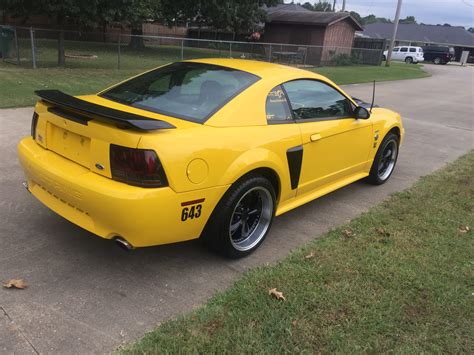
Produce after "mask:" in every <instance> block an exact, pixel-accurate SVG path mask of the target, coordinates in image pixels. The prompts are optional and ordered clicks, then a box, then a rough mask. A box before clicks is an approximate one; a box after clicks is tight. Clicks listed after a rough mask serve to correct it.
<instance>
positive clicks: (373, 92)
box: [369, 80, 375, 113]
mask: <svg viewBox="0 0 474 355" xmlns="http://www.w3.org/2000/svg"><path fill="white" fill-rule="evenodd" d="M374 100H375V80H374V86H373V89H372V103H371V104H370V110H369V112H370V113H372V108H373V107H374Z"/></svg>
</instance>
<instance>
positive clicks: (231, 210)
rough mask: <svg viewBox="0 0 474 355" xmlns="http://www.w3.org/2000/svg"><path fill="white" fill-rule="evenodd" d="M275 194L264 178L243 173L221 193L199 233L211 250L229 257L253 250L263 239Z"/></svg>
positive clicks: (271, 220) (240, 256) (273, 206)
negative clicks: (220, 197)
mask: <svg viewBox="0 0 474 355" xmlns="http://www.w3.org/2000/svg"><path fill="white" fill-rule="evenodd" d="M275 196H276V194H275V189H274V188H273V185H272V184H271V183H270V181H268V180H267V179H266V178H264V177H262V176H260V175H257V174H250V175H246V176H244V177H243V178H241V179H240V180H238V181H237V182H236V183H234V184H233V185H232V186H231V187H230V189H229V190H228V191H227V192H226V193H225V195H224V196H223V197H222V199H221V201H219V203H218V204H217V206H216V208H215V209H214V211H213V213H212V215H211V217H210V218H209V221H208V222H207V224H206V227H205V228H204V231H203V234H202V240H203V242H204V243H205V244H206V245H207V246H208V247H209V248H210V249H212V250H213V251H215V252H217V253H219V254H221V255H223V256H225V257H228V258H232V259H237V258H242V257H244V256H247V255H249V254H250V253H252V252H253V251H255V250H256V249H257V248H258V247H259V246H260V245H261V244H262V242H263V241H264V240H265V237H266V236H267V234H268V232H269V230H270V227H271V225H272V222H273V218H274V216H275V207H276V197H275Z"/></svg>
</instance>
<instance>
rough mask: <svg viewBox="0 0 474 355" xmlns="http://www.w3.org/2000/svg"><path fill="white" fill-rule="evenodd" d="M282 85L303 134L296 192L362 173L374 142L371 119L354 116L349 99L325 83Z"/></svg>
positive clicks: (301, 81) (296, 82)
mask: <svg viewBox="0 0 474 355" xmlns="http://www.w3.org/2000/svg"><path fill="white" fill-rule="evenodd" d="M282 86H283V88H284V90H285V93H286V95H287V97H288V100H289V103H290V109H291V111H292V114H293V117H294V119H295V121H296V123H297V125H298V127H299V128H300V131H301V137H302V145H303V161H302V165H301V173H300V179H299V184H298V190H297V195H301V194H305V193H309V192H312V191H314V190H316V189H319V188H322V187H324V186H326V185H330V184H332V183H335V182H338V181H340V180H343V179H345V178H348V177H350V176H354V175H356V174H360V173H362V172H363V171H364V169H365V168H366V165H367V160H368V156H369V150H370V146H371V144H372V141H373V139H372V138H373V137H372V121H371V119H370V118H369V119H366V120H362V119H355V118H354V108H355V105H354V104H353V103H352V101H351V100H349V99H348V98H347V97H346V96H344V95H343V94H342V93H341V92H340V91H339V90H338V89H336V88H335V87H333V86H332V85H329V84H327V83H325V82H322V81H319V80H313V79H300V80H293V81H289V82H286V83H285V84H283V85H282Z"/></svg>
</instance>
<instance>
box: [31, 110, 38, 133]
mask: <svg viewBox="0 0 474 355" xmlns="http://www.w3.org/2000/svg"><path fill="white" fill-rule="evenodd" d="M37 124H38V114H37V113H36V112H35V113H33V118H32V119H31V136H32V137H33V139H36V125H37Z"/></svg>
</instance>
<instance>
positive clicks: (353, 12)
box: [349, 11, 364, 25]
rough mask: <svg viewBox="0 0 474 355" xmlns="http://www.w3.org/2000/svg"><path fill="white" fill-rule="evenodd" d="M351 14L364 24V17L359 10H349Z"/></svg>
mask: <svg viewBox="0 0 474 355" xmlns="http://www.w3.org/2000/svg"><path fill="white" fill-rule="evenodd" d="M349 15H351V16H352V17H353V18H354V19H355V20H356V21H357V22H359V23H360V24H361V25H362V24H364V20H363V19H362V17H361V16H360V15H359V13H358V12H355V11H351V12H349Z"/></svg>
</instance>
